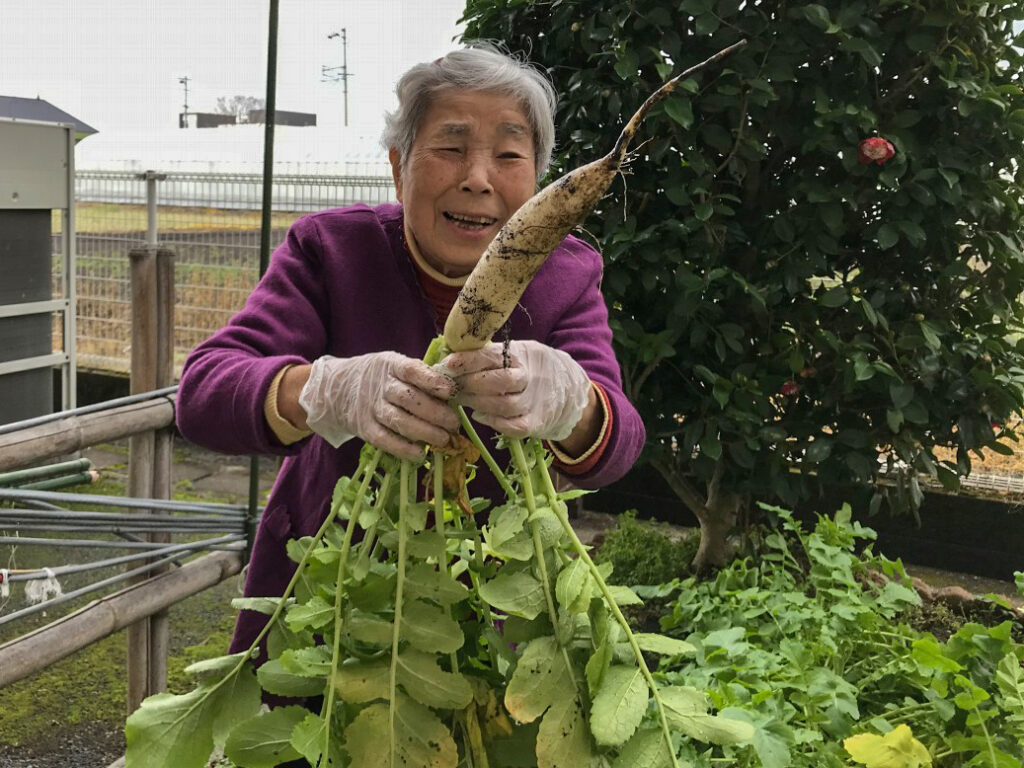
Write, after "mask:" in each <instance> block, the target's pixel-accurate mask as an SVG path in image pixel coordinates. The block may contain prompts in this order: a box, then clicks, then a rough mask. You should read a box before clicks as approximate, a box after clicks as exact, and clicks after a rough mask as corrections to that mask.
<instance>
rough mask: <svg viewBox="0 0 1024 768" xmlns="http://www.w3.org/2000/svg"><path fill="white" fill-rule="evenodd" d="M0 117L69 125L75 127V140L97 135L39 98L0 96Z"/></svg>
mask: <svg viewBox="0 0 1024 768" xmlns="http://www.w3.org/2000/svg"><path fill="white" fill-rule="evenodd" d="M0 117H13V118H15V119H17V120H41V121H43V122H47V123H71V124H72V125H74V126H75V139H76V140H81V139H83V138H85V137H86V136H90V135H92V134H94V133H98V131H97V130H96V129H95V128H93V127H92V126H91V125H89V124H87V123H83V122H82V121H81V120H79V119H78V118H77V117H75V116H74V115H69V114H68V113H67V112H65V111H64V110H63V109H58V108H57V107H55V106H53V104H51V103H50V102H48V101H46V100H44V99H40V98H35V99H25V98H22V97H20V96H0Z"/></svg>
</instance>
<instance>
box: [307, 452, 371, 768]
mask: <svg viewBox="0 0 1024 768" xmlns="http://www.w3.org/2000/svg"><path fill="white" fill-rule="evenodd" d="M375 468H376V467H374V468H371V469H370V471H369V472H367V473H366V476H365V477H364V478H363V482H362V483H361V484H360V486H359V496H358V497H357V499H356V503H355V504H353V507H352V515H351V516H350V517H349V519H348V525H346V526H345V539H344V540H343V541H342V543H341V554H340V556H339V557H338V586H337V589H336V590H335V592H334V645H333V648H332V649H331V677H330V679H329V680H328V681H327V695H326V696H325V697H324V706H323V709H322V710H321V711H320V717H321V718H322V719H323V721H324V746H323V751H322V752H321V753H320V754H321V758H320V763H321V764H322V765H326V764H327V763H328V762H330V749H331V722H332V721H333V720H334V718H333V717H332V713H333V712H334V695H335V691H336V687H335V684H334V681H335V678H336V677H337V675H338V659H339V657H340V656H341V603H342V598H343V597H344V596H345V568H346V567H347V566H348V557H349V553H350V552H351V551H352V536H353V534H354V533H355V530H356V525H357V524H358V522H359V509H358V508H359V506H360V505H361V504H362V500H363V499H364V498H365V496H366V489H367V486H369V483H370V479H371V478H372V477H373V472H374V469H375ZM339 506H340V505H339Z"/></svg>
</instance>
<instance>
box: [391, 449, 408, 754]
mask: <svg viewBox="0 0 1024 768" xmlns="http://www.w3.org/2000/svg"><path fill="white" fill-rule="evenodd" d="M400 472H401V474H400V477H399V481H398V482H399V491H398V576H397V581H396V582H395V623H394V627H393V628H392V631H391V676H390V679H389V681H388V754H389V756H390V757H389V759H388V765H398V753H397V746H398V745H397V742H396V738H395V713H396V711H397V710H398V690H397V686H398V643H399V640H400V639H401V636H402V597H403V592H404V591H405V560H406V552H405V547H406V543H407V541H408V531H407V528H406V524H405V516H406V513H407V511H408V507H409V462H408V461H403V462H402V468H401V470H400Z"/></svg>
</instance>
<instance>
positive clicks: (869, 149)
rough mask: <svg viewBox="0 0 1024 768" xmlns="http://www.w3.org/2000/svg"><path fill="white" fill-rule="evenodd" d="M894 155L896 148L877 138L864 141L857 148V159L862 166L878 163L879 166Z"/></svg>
mask: <svg viewBox="0 0 1024 768" xmlns="http://www.w3.org/2000/svg"><path fill="white" fill-rule="evenodd" d="M895 154H896V148H895V147H893V145H892V144H890V143H889V142H888V141H886V140H885V139H880V138H878V137H877V136H876V137H875V138H872V139H864V141H862V142H861V143H860V146H858V147H857V159H858V160H860V162H861V164H862V165H867V164H868V163H878V164H879V165H881V164H882V163H884V162H885V161H886V160H888V159H889V158H890V157H892V156H893V155H895Z"/></svg>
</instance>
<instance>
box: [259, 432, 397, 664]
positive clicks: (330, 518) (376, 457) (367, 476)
mask: <svg viewBox="0 0 1024 768" xmlns="http://www.w3.org/2000/svg"><path fill="white" fill-rule="evenodd" d="M380 458H381V451H380V449H378V448H375V449H374V450H373V451H372V452H371V453H370V455H369V456H368V457H367V458H365V459H362V460H361V461H360V462H359V467H358V468H357V469H356V472H355V474H354V475H353V476H352V477H353V479H355V478H358V477H359V476H360V473H362V482H361V483H360V484H359V495H358V496H357V497H356V503H355V504H354V505H353V507H352V511H351V516H350V517H349V524H348V529H350V530H354V528H353V527H352V526H353V522H352V521H353V520H358V518H359V512H360V507H362V504H363V500H364V499H365V498H366V489H367V488H368V487H369V485H370V480H372V479H373V473H374V471H376V469H377V464H378V463H379V462H380ZM342 500H343V496H341V495H339V497H338V500H337V502H335V503H334V504H332V505H331V511H330V512H328V513H327V517H326V518H325V519H324V522H323V524H322V525H321V526H320V529H319V530H318V531H317V532H316V533H314V534H313V539H312V541H310V543H309V546H308V547H306V551H305V552H303V553H302V559H301V560H300V561H299V564H298V565H297V566H296V568H295V573H293V574H292V578H291V580H290V581H289V582H288V586H286V587H285V588H284V593H283V594H282V595H281V602H280V603H278V606H277V608H276V609H275V610H274V612H273V613H272V614H271V615H270V618H269V619H267V623H266V625H265V626H264V627H263V629H262V630H260V633H259V634H258V635H256V639H255V640H253V641H252V645H250V646H249V650H248V652H247V653H246V657H250V656H251V655H252V652H253V651H254V650H256V647H257V646H258V645H259V644H260V643H261V642H262V641H263V638H265V637H266V636H267V634H268V633H269V632H270V628H271V627H272V626H273V625H274V622H275V621H277V620H278V619H279V618H280V616H281V613H282V612H283V611H284V604H285V600H287V599H288V598H289V597H290V596H291V594H292V592H294V591H295V585H296V584H298V583H299V579H300V578H301V577H302V569H303V568H305V567H306V563H308V562H309V558H310V556H311V555H312V554H313V550H314V549H316V546H317V544H319V543H320V542H321V541H322V540H323V537H324V534H326V533H327V530H328V529H329V528H330V526H331V525H332V524H333V523H334V520H335V518H336V517H337V516H338V512H340V511H341V505H342ZM346 540H347V541H349V542H351V537H350V536H349V535H348V530H346ZM345 554H347V553H345V552H342V555H343V556H344V555H345ZM342 562H344V559H343V560H342ZM339 588H340V587H339Z"/></svg>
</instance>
